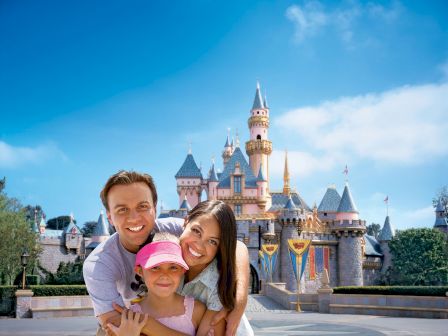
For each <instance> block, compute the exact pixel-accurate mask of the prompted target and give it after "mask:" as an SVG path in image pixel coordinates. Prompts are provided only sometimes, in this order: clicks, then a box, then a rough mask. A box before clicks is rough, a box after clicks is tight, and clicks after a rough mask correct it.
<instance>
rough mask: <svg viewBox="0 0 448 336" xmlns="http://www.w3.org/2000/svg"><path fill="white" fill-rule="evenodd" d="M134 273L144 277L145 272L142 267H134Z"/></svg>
mask: <svg viewBox="0 0 448 336" xmlns="http://www.w3.org/2000/svg"><path fill="white" fill-rule="evenodd" d="M134 272H135V273H137V274H138V275H140V276H141V277H143V271H142V267H141V266H140V265H138V266H135V267H134Z"/></svg>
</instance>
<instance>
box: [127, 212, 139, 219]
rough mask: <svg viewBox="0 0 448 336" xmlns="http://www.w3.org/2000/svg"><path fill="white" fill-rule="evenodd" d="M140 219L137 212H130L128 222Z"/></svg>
mask: <svg viewBox="0 0 448 336" xmlns="http://www.w3.org/2000/svg"><path fill="white" fill-rule="evenodd" d="M138 217H139V214H138V211H137V210H129V215H128V220H129V221H133V220H136V219H137V218H138Z"/></svg>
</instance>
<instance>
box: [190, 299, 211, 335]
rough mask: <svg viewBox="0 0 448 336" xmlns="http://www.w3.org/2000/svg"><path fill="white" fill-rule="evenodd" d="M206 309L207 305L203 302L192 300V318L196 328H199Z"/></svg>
mask: <svg viewBox="0 0 448 336" xmlns="http://www.w3.org/2000/svg"><path fill="white" fill-rule="evenodd" d="M206 310H207V307H205V304H203V303H202V302H201V301H198V300H194V308H193V316H192V320H193V325H194V327H195V328H196V330H198V329H199V325H200V324H201V320H202V317H203V316H204V313H205V311H206Z"/></svg>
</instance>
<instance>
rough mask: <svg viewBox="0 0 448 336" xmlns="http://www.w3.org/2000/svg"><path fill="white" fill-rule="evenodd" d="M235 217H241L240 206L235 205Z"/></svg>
mask: <svg viewBox="0 0 448 336" xmlns="http://www.w3.org/2000/svg"><path fill="white" fill-rule="evenodd" d="M235 215H236V216H239V215H241V204H235Z"/></svg>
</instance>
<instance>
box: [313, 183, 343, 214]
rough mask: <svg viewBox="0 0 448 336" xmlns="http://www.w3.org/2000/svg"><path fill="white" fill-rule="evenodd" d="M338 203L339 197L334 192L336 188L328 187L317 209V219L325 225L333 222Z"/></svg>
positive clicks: (336, 192)
mask: <svg viewBox="0 0 448 336" xmlns="http://www.w3.org/2000/svg"><path fill="white" fill-rule="evenodd" d="M340 203H341V196H340V195H339V193H338V191H337V190H336V186H335V185H334V184H333V185H330V186H328V188H327V191H326V192H325V195H324V197H323V198H322V201H321V202H320V204H319V207H318V208H317V212H318V215H319V219H320V220H321V221H323V222H326V223H328V222H331V221H333V220H335V219H336V213H337V212H338V208H339V204H340Z"/></svg>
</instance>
